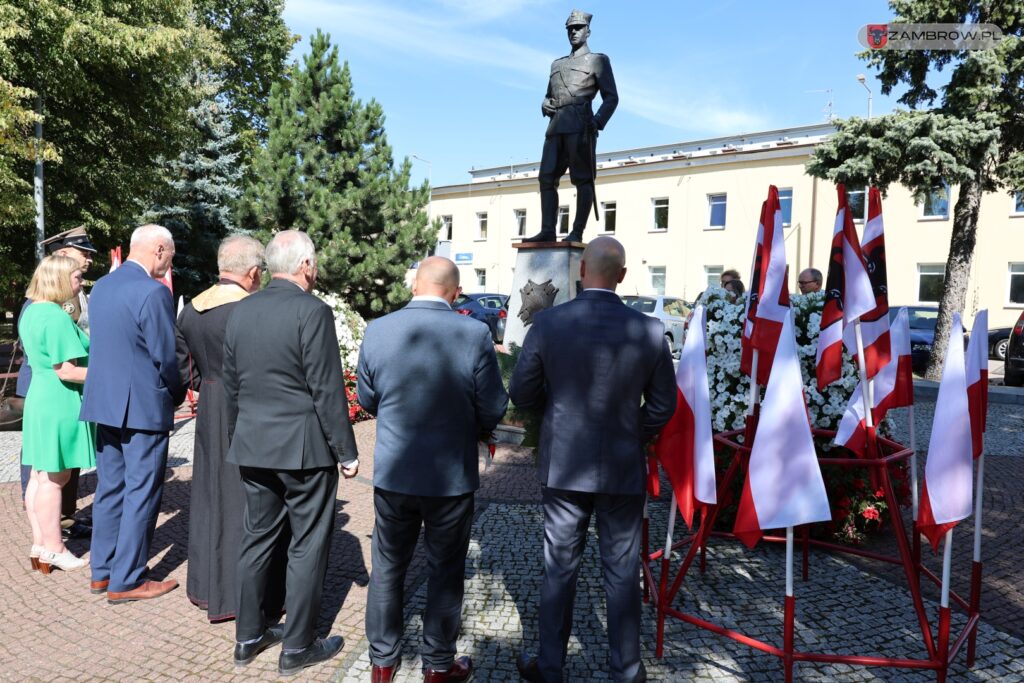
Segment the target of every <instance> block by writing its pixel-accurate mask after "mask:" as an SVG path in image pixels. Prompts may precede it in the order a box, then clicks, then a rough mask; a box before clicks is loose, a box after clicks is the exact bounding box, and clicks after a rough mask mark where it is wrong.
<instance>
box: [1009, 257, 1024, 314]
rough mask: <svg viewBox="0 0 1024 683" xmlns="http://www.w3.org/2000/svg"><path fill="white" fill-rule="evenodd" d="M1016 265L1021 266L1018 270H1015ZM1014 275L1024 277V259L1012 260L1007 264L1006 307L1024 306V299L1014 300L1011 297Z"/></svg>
mask: <svg viewBox="0 0 1024 683" xmlns="http://www.w3.org/2000/svg"><path fill="white" fill-rule="evenodd" d="M1014 266H1016V267H1017V268H1019V270H1018V271H1017V272H1014V270H1013V269H1014ZM1014 275H1017V276H1019V277H1022V278H1024V261H1010V262H1009V263H1007V264H1006V307H1007V308H1024V301H1014V300H1012V299H1011V298H1010V291H1011V285H1012V284H1013V276H1014Z"/></svg>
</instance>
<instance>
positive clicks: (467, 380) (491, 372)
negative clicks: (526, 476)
mask: <svg viewBox="0 0 1024 683" xmlns="http://www.w3.org/2000/svg"><path fill="white" fill-rule="evenodd" d="M412 293H413V298H412V301H411V302H409V304H408V305H407V306H406V307H405V308H403V309H401V310H399V311H396V312H394V313H392V314H390V315H386V316H384V317H383V318H380V319H378V320H375V321H374V322H372V323H370V325H369V326H368V327H367V328H366V335H365V337H364V338H363V345H362V348H361V349H360V351H359V373H358V374H359V386H358V394H359V403H360V404H361V405H362V406H363V408H365V409H366V410H367V411H368V412H369V413H371V414H373V415H376V416H377V441H376V445H375V447H374V452H373V487H374V496H373V499H374V500H373V502H374V511H375V513H376V520H375V524H374V528H373V541H372V544H371V553H372V561H373V571H372V573H371V574H370V587H369V595H368V597H367V605H366V637H367V640H369V642H370V650H369V654H370V661H371V663H372V664H373V676H372V680H373V681H377V682H380V683H386V682H387V681H390V680H392V677H393V676H394V673H395V670H396V669H397V668H398V664H399V662H400V661H401V658H402V652H401V641H402V634H403V632H404V629H403V626H402V609H403V605H404V600H403V595H402V589H403V586H404V585H405V573H406V570H407V569H408V567H409V561H410V560H411V559H412V555H413V551H415V549H416V539H417V538H418V537H419V533H420V527H421V526H422V527H423V528H424V529H425V532H424V543H425V545H426V551H427V558H428V566H429V567H430V578H429V580H428V583H427V604H426V609H425V612H424V615H423V646H422V648H421V649H420V656H421V658H422V660H423V673H424V679H423V680H424V681H427V683H440V682H441V681H464V680H466V679H468V678H469V677H470V676H471V675H472V671H473V664H472V661H470V659H469V657H459V658H457V659H456V657H455V655H456V651H455V642H456V640H457V639H458V636H459V628H460V626H461V623H462V595H463V573H464V565H465V561H466V550H467V548H468V547H469V531H470V527H471V526H472V521H473V496H474V492H475V491H476V490H477V488H479V486H480V475H479V472H478V458H479V456H478V446H477V442H478V441H479V440H480V438H481V435H482V434H484V433H488V432H490V431H491V430H493V429H494V427H495V426H496V425H497V424H498V420H500V419H501V418H502V416H503V415H504V414H505V408H506V406H507V404H508V395H507V394H506V393H505V389H504V387H503V386H502V382H501V376H500V374H499V372H498V361H497V358H496V356H495V354H494V346H493V344H492V343H491V334H490V329H489V328H488V327H487V325H486V324H485V323H482V322H480V321H479V320H474V319H472V318H469V317H466V316H461V315H457V314H456V313H454V312H453V311H452V307H451V305H452V302H453V301H454V300H455V297H456V296H457V295H458V293H459V270H458V268H456V266H455V264H454V263H452V262H451V261H449V260H448V259H446V258H443V257H440V256H432V257H430V258H427V259H424V260H423V261H422V262H421V263H420V266H419V269H418V270H417V271H416V278H415V280H414V281H413V285H412Z"/></svg>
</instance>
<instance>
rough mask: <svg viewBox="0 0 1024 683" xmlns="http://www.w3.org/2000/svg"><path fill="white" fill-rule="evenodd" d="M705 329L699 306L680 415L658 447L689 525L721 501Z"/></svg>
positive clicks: (680, 376)
mask: <svg viewBox="0 0 1024 683" xmlns="http://www.w3.org/2000/svg"><path fill="white" fill-rule="evenodd" d="M705 325H706V315H705V312H704V307H703V306H697V307H696V308H694V309H693V316H692V318H691V320H690V328H689V330H688V331H687V333H686V341H685V342H684V344H683V352H682V355H681V356H680V358H679V369H678V370H677V371H676V388H677V396H676V412H675V414H674V415H673V416H672V419H671V420H669V422H668V424H667V425H665V427H664V428H663V429H662V430H661V434H660V435H659V436H658V441H657V443H656V444H655V446H654V452H655V453H656V454H657V456H658V459H659V460H660V461H661V466H662V468H663V469H664V470H665V474H666V475H667V476H668V479H669V481H670V482H672V491H673V492H674V493H675V496H676V504H677V505H678V506H679V512H680V513H681V514H682V516H683V519H685V520H686V525H687V526H688V527H693V513H694V511H695V510H696V509H697V508H700V507H701V506H703V505H714V504H715V502H716V501H717V492H716V488H717V486H716V484H715V451H714V446H713V444H712V435H711V397H710V392H709V390H708V364H707V355H706V350H705V348H706V344H705V340H704V329H705Z"/></svg>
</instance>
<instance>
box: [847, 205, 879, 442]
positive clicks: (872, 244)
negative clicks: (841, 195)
mask: <svg viewBox="0 0 1024 683" xmlns="http://www.w3.org/2000/svg"><path fill="white" fill-rule="evenodd" d="M861 251H862V252H863V254H864V264H865V266H866V267H867V271H868V279H869V280H870V281H871V289H872V290H873V291H874V295H875V307H874V308H873V309H872V310H870V311H868V312H867V313H865V314H864V315H862V316H861V317H860V327H861V337H862V338H863V342H864V366H865V369H866V371H867V376H868V378H871V377H874V376H875V375H877V374H878V373H879V372H880V371H881V370H882V368H883V367H885V364H886V363H888V362H889V354H890V350H889V286H888V282H887V281H886V274H885V230H884V228H883V225H882V193H881V192H879V191H878V188H877V187H872V188H870V189H869V190H868V220H867V222H866V223H865V224H864V238H863V239H862V240H861ZM843 343H844V344H845V345H846V348H847V349H849V350H850V354H851V355H852V356H853V357H854V362H857V335H856V333H855V328H854V326H852V325H849V326H847V327H846V329H845V330H844V331H843ZM876 424H877V423H876Z"/></svg>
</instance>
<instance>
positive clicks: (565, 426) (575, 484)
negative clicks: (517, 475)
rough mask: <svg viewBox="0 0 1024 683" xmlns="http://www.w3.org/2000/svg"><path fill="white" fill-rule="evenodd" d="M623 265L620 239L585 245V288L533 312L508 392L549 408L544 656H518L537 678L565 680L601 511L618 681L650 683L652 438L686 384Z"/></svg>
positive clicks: (544, 448)
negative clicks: (584, 568)
mask: <svg viewBox="0 0 1024 683" xmlns="http://www.w3.org/2000/svg"><path fill="white" fill-rule="evenodd" d="M625 264H626V252H625V250H624V249H623V248H622V245H621V244H619V242H617V241H616V240H615V239H614V238H611V237H598V238H597V239H595V240H594V241H592V242H590V244H589V245H587V248H586V250H585V251H584V252H583V259H582V262H581V263H580V279H581V281H582V284H583V290H584V291H583V292H581V293H580V295H579V296H578V297H576V298H575V299H573V300H572V301H569V302H567V303H565V304H562V305H561V306H555V307H554V308H551V309H548V310H545V311H542V312H540V313H538V314H537V315H536V316H535V317H534V322H533V326H532V328H531V329H530V331H529V332H528V333H527V335H526V339H525V340H524V341H523V351H522V354H521V355H520V356H519V362H518V363H517V364H516V368H515V371H514V372H513V375H512V380H511V384H510V387H509V394H510V396H511V399H512V402H513V403H515V405H516V406H517V407H519V408H534V409H537V410H543V422H542V424H541V433H540V446H539V448H538V473H539V477H540V482H541V485H542V486H543V504H544V580H543V583H542V585H541V593H540V614H539V621H540V624H539V636H540V638H539V639H540V652H539V655H538V656H537V657H530V656H527V655H525V654H524V655H523V656H521V657H520V658H519V661H518V662H517V666H518V668H519V673H520V675H521V676H522V677H523V678H524V679H526V680H528V681H545V682H547V683H560V682H561V681H562V667H563V665H564V661H565V651H566V646H567V645H568V642H569V634H570V632H571V630H572V611H573V599H574V598H575V595H576V575H577V572H578V570H579V563H580V558H581V557H582V555H583V548H584V546H585V545H586V534H587V528H588V527H589V524H590V517H591V515H592V514H593V513H594V512H595V511H596V512H597V527H598V538H599V542H600V549H601V564H602V569H603V572H604V586H605V597H606V600H607V607H608V636H609V637H608V644H609V649H610V650H611V666H610V673H611V676H612V679H613V680H615V681H617V682H622V681H630V682H635V681H645V680H647V675H646V672H645V669H644V666H643V663H642V662H641V661H640V526H641V519H642V516H643V506H644V481H645V459H644V444H645V442H647V441H649V440H650V439H652V438H653V437H654V436H655V435H657V434H658V432H659V431H660V430H661V428H662V427H663V426H664V425H665V423H667V422H668V420H669V419H670V418H671V417H672V413H673V411H675V406H676V383H675V376H674V373H673V370H672V356H671V354H670V352H669V347H668V343H667V342H666V341H665V330H664V327H663V326H662V323H661V321H660V320H657V319H655V318H650V317H648V316H645V315H644V314H642V313H640V312H639V311H635V310H633V309H631V308H629V307H628V306H626V305H624V304H623V303H622V300H621V299H620V298H619V296H618V295H617V294H616V293H615V287H616V285H618V283H620V282H622V279H623V277H624V276H625V274H626V268H625ZM641 399H643V405H641Z"/></svg>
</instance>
